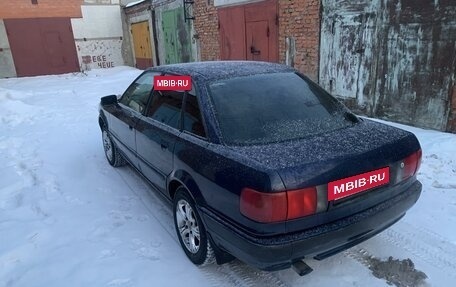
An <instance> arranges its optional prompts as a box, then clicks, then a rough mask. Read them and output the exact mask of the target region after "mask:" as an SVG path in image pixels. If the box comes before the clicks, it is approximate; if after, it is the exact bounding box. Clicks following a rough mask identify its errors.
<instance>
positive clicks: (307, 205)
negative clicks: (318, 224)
mask: <svg viewBox="0 0 456 287" xmlns="http://www.w3.org/2000/svg"><path fill="white" fill-rule="evenodd" d="M287 196H288V215H287V219H294V218H298V217H303V216H307V215H310V214H314V213H315V211H316V210H317V189H316V188H315V187H311V188H304V189H298V190H292V191H288V192H287Z"/></svg>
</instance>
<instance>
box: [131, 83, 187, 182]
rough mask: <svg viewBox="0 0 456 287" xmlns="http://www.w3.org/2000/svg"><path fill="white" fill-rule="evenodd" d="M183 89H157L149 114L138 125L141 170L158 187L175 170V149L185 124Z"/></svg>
mask: <svg viewBox="0 0 456 287" xmlns="http://www.w3.org/2000/svg"><path fill="white" fill-rule="evenodd" d="M183 96H184V92H179V91H154V92H153V95H152V99H151V101H150V104H149V106H148V108H147V111H146V113H145V114H144V116H143V117H141V118H140V119H139V121H138V123H137V125H136V130H137V132H136V144H137V151H138V157H139V159H140V160H139V167H140V169H141V171H142V173H143V174H144V175H145V176H146V177H147V178H148V179H149V180H150V181H151V182H152V183H153V184H154V185H156V186H157V187H158V188H159V189H161V190H162V191H165V190H166V177H167V176H168V175H169V174H170V173H171V171H172V169H173V152H174V146H175V143H176V140H177V139H178V137H179V134H180V133H181V127H182V100H183Z"/></svg>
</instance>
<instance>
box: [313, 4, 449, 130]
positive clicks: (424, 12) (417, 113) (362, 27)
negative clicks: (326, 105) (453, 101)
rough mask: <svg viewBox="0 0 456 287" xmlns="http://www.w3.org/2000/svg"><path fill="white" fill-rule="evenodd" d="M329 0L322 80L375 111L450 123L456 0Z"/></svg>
mask: <svg viewBox="0 0 456 287" xmlns="http://www.w3.org/2000/svg"><path fill="white" fill-rule="evenodd" d="M322 4H323V15H322V16H323V19H322V30H321V50H320V56H321V63H320V83H321V84H322V85H323V86H324V87H325V88H327V89H328V90H330V91H331V92H332V93H333V94H335V95H337V96H339V97H340V98H341V99H343V100H344V101H345V102H346V103H348V104H349V105H350V106H352V107H354V108H356V109H357V110H359V111H362V112H364V113H366V114H368V115H371V116H379V117H383V118H387V119H391V120H395V121H398V122H404V123H409V124H414V125H418V126H422V127H428V128H433V129H439V130H445V128H446V124H447V121H448V114H449V99H450V98H449V97H450V92H449V91H450V89H451V87H452V86H453V84H454V81H455V69H456V68H455V66H456V1H427V0H419V1H417V0H384V1H367V0H355V1H337V0H324V1H323V2H322Z"/></svg>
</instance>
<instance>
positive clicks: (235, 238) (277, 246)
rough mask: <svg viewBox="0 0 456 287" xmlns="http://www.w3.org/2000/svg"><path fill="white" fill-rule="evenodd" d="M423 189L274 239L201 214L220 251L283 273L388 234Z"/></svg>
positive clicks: (414, 186)
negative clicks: (306, 259)
mask: <svg viewBox="0 0 456 287" xmlns="http://www.w3.org/2000/svg"><path fill="white" fill-rule="evenodd" d="M421 188H422V186H421V183H420V182H419V181H416V182H415V183H413V184H412V185H411V186H410V187H409V188H408V189H407V190H405V191H404V192H401V193H400V194H398V195H397V196H395V197H393V198H391V199H389V200H387V201H385V202H382V203H380V204H378V205H375V206H373V207H371V208H369V209H366V210H364V211H362V212H360V213H357V214H354V215H351V216H349V217H346V218H343V219H340V220H337V221H334V222H331V223H328V224H324V225H321V226H318V227H314V228H310V229H307V230H304V231H302V232H298V233H293V234H285V235H280V236H274V237H254V236H251V235H249V234H246V233H244V232H242V231H239V229H236V228H234V227H232V226H231V224H228V223H227V222H225V221H223V220H222V219H221V218H219V217H218V216H216V215H215V214H214V213H212V212H210V211H208V210H206V209H202V210H201V211H202V212H201V213H202V215H203V220H204V222H205V224H206V227H207V230H208V231H209V233H210V235H211V237H212V239H213V240H214V242H215V244H216V245H217V246H218V247H220V248H222V249H224V250H226V251H228V252H229V253H231V254H232V255H233V256H235V257H237V258H238V259H240V260H242V261H244V262H246V263H248V264H250V265H253V266H256V267H258V268H259V269H263V270H280V269H285V268H289V267H290V266H291V264H292V262H294V261H296V260H299V259H302V258H304V257H307V256H312V257H314V258H315V259H317V260H321V259H324V258H326V257H329V256H331V255H334V254H336V253H338V252H341V251H343V250H345V249H347V248H350V247H352V246H354V245H357V244H359V243H361V242H363V241H365V240H367V239H369V238H371V237H372V236H374V235H376V234H378V233H379V232H381V231H383V230H385V229H386V228H388V227H389V226H391V225H392V224H394V223H395V222H397V221H398V220H399V219H400V218H401V217H402V216H404V215H405V212H406V211H407V210H408V209H409V208H410V207H412V206H413V205H414V204H415V202H416V201H417V200H418V198H419V196H420V194H421Z"/></svg>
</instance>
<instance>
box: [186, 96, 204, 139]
mask: <svg viewBox="0 0 456 287" xmlns="http://www.w3.org/2000/svg"><path fill="white" fill-rule="evenodd" d="M184 130H185V131H188V132H190V133H192V134H195V135H198V136H200V137H206V132H205V131H204V126H203V120H202V117H201V111H200V108H199V106H198V99H197V98H196V96H195V95H194V94H192V93H191V92H189V93H188V94H187V97H186V100H185V112H184Z"/></svg>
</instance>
